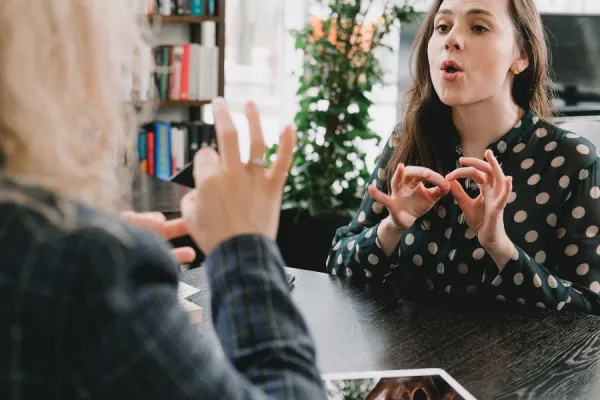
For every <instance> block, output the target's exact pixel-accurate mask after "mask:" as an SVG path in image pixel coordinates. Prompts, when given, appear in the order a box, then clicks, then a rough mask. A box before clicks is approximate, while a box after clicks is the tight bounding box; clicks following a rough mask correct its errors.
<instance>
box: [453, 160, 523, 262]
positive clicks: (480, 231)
mask: <svg viewBox="0 0 600 400" xmlns="http://www.w3.org/2000/svg"><path fill="white" fill-rule="evenodd" d="M485 159H486V161H483V160H479V159H477V158H472V157H461V158H460V160H459V162H460V164H461V165H463V167H461V168H457V169H455V170H454V171H452V172H451V173H449V174H448V175H446V179H447V180H448V181H449V182H450V193H451V194H452V196H454V198H455V199H456V201H457V202H458V205H459V206H460V208H461V209H462V211H463V214H464V216H465V221H466V222H467V224H468V225H469V228H471V230H472V231H473V232H475V234H476V235H477V239H479V243H481V245H482V246H483V247H484V248H485V249H486V250H487V251H488V253H490V255H492V257H493V258H494V259H495V260H496V258H502V259H503V260H502V261H503V262H500V263H499V264H505V263H506V262H507V261H508V258H510V256H511V255H512V252H514V246H513V245H512V243H511V242H510V239H509V238H508V236H507V234H506V231H505V229H504V208H505V207H506V204H507V203H508V198H509V197H510V193H511V191H512V177H510V176H509V177H506V176H504V172H502V168H501V167H500V164H498V161H497V160H496V158H495V157H494V154H493V153H492V152H491V150H487V151H486V152H485ZM461 178H471V179H473V180H474V181H475V182H477V184H478V185H479V195H478V196H477V197H476V198H475V199H473V198H471V197H470V196H469V195H468V194H467V193H466V192H465V191H464V189H463V188H462V186H461V185H460V184H459V183H458V182H457V181H456V180H457V179H461ZM500 255H501V256H500ZM497 263H498V261H497ZM499 266H500V267H501V268H502V267H503V265H499Z"/></svg>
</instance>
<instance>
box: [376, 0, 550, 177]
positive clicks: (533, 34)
mask: <svg viewBox="0 0 600 400" xmlns="http://www.w3.org/2000/svg"><path fill="white" fill-rule="evenodd" d="M443 1H444V0H435V1H434V2H433V4H432V6H431V8H430V9H429V11H428V13H427V16H426V17H425V21H424V22H423V25H422V26H421V29H420V31H419V33H418V35H417V38H416V40H415V43H414V46H413V50H412V55H411V57H414V56H415V55H416V63H415V64H416V68H415V71H414V74H413V83H412V86H411V88H410V89H409V91H408V93H407V94H406V96H405V99H404V117H403V119H402V121H401V122H400V123H398V125H397V126H396V129H395V132H394V135H393V136H394V137H393V139H392V140H394V141H396V146H395V147H394V153H393V154H392V157H391V159H390V161H389V163H388V164H387V167H386V170H385V173H386V183H387V187H388V188H389V186H390V185H389V183H390V180H391V179H392V176H393V175H394V172H395V171H396V168H397V166H398V164H399V163H404V164H410V165H418V166H423V167H427V168H430V169H432V170H434V171H438V172H441V173H443V174H445V173H447V172H450V170H449V169H450V168H453V165H449V164H448V163H445V160H447V159H448V158H449V153H450V152H454V143H453V141H452V138H451V135H449V133H450V132H451V130H452V129H453V125H452V115H451V107H449V106H447V105H445V104H443V103H442V102H441V100H440V98H439V97H438V95H437V93H436V92H435V90H434V88H433V82H432V80H431V76H430V72H429V58H428V55H427V46H428V43H429V39H430V38H431V35H432V34H433V29H434V26H433V24H434V20H435V15H436V13H437V11H438V10H439V8H440V6H441V4H442V2H443ZM509 12H510V16H511V19H512V21H513V24H514V26H515V31H516V35H517V41H518V45H519V47H520V49H521V51H524V52H525V53H526V54H527V56H528V57H529V66H528V67H527V68H526V69H525V70H524V71H523V72H522V73H521V74H519V75H517V76H515V80H514V83H513V88H512V95H513V98H514V100H515V102H516V103H517V105H518V106H519V107H521V108H523V109H525V110H527V109H531V110H533V111H534V112H535V113H536V114H537V115H538V116H539V117H540V118H542V119H547V120H549V119H550V116H551V112H550V95H551V91H550V79H549V67H548V63H549V61H548V49H547V46H546V38H545V35H544V30H543V27H542V22H541V18H540V14H539V12H538V10H537V8H536V6H535V4H534V0H509Z"/></svg>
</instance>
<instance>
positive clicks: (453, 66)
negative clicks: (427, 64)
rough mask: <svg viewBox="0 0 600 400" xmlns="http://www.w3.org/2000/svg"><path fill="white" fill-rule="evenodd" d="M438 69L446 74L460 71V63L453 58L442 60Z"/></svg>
mask: <svg viewBox="0 0 600 400" xmlns="http://www.w3.org/2000/svg"><path fill="white" fill-rule="evenodd" d="M440 69H441V70H442V71H444V72H445V73H447V74H456V73H457V72H462V68H461V66H460V64H458V63H457V62H456V61H454V60H444V61H443V62H442V65H441V66H440Z"/></svg>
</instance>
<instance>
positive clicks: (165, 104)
mask: <svg viewBox="0 0 600 400" xmlns="http://www.w3.org/2000/svg"><path fill="white" fill-rule="evenodd" d="M210 103H211V101H210V100H161V101H152V102H148V101H146V102H142V103H139V102H136V103H135V106H136V107H139V106H142V105H148V104H152V105H153V106H157V107H160V108H172V107H202V106H205V105H207V104H210Z"/></svg>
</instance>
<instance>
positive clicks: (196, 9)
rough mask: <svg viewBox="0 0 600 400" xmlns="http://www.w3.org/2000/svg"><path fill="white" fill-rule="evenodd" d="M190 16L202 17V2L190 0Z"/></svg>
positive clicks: (201, 0)
mask: <svg viewBox="0 0 600 400" xmlns="http://www.w3.org/2000/svg"><path fill="white" fill-rule="evenodd" d="M190 2H191V9H192V15H204V0H190Z"/></svg>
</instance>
